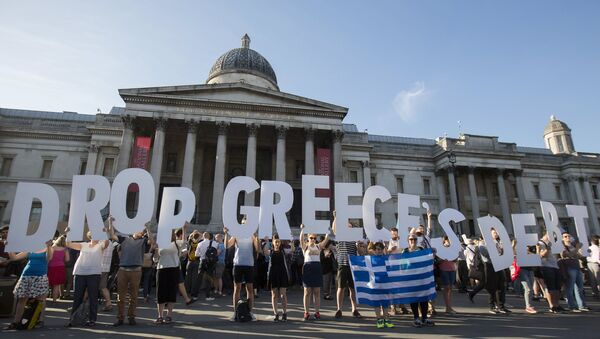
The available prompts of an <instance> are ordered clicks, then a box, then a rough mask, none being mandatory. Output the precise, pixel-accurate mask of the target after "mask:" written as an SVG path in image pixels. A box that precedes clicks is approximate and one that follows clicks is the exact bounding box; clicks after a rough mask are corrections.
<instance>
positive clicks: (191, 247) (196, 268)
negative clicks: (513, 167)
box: [0, 211, 600, 329]
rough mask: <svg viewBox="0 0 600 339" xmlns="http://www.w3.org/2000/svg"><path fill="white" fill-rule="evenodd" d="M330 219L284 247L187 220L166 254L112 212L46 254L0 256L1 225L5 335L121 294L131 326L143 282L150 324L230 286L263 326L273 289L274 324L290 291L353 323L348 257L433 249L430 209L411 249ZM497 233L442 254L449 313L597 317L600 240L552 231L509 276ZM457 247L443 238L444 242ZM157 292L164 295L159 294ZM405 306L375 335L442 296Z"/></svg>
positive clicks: (314, 314)
mask: <svg viewBox="0 0 600 339" xmlns="http://www.w3.org/2000/svg"><path fill="white" fill-rule="evenodd" d="M333 216H334V219H333V223H332V227H331V229H330V230H329V232H328V234H325V235H317V234H305V232H304V226H303V225H301V231H300V236H299V238H298V239H295V240H282V239H279V238H278V236H277V235H276V234H274V235H273V237H272V238H269V237H265V238H264V239H259V238H258V237H257V236H256V235H253V236H252V237H251V238H247V239H241V238H236V237H233V236H231V235H230V234H229V230H228V229H227V227H224V228H223V233H219V234H214V235H213V234H211V233H210V232H203V233H202V232H199V231H197V230H194V231H192V232H191V233H189V234H187V233H188V231H189V224H188V223H186V224H185V225H183V227H182V228H180V229H178V230H176V231H173V232H172V235H171V242H170V244H169V246H167V247H164V248H158V246H157V244H156V241H155V235H154V234H153V233H152V232H151V231H150V230H149V227H148V225H146V228H145V230H144V231H140V232H137V233H134V234H132V235H125V234H117V233H116V232H115V229H114V225H113V222H114V219H113V218H112V217H109V218H108V220H107V227H106V228H105V229H104V231H105V232H106V238H107V239H108V240H104V241H98V240H92V236H91V233H89V232H88V234H87V238H88V241H85V242H72V241H69V240H68V236H67V235H68V232H69V229H68V228H67V229H66V230H65V232H63V234H60V233H58V232H57V234H56V236H55V238H54V239H53V240H50V241H48V242H47V243H46V246H45V247H44V248H41V249H39V250H38V251H34V252H21V253H7V252H5V251H4V247H5V244H6V235H7V232H8V226H4V227H2V228H1V229H0V240H1V241H0V275H2V276H4V277H10V276H13V277H18V281H17V282H16V285H15V287H14V291H13V292H14V295H15V298H16V300H17V303H16V309H15V315H14V321H13V322H12V323H11V324H10V325H9V326H8V327H7V329H19V328H20V326H19V324H20V323H21V320H22V317H23V314H24V309H25V307H26V305H27V303H28V301H30V300H37V301H38V302H39V303H41V304H42V311H41V313H40V315H39V321H38V322H37V326H38V327H43V326H44V316H45V304H46V303H47V298H51V300H52V302H56V301H57V300H58V299H59V298H60V299H68V298H72V300H73V304H72V306H71V308H70V311H71V315H72V316H71V321H70V322H69V323H68V324H66V326H78V325H80V324H79V323H78V322H77V317H76V316H77V315H78V314H82V313H85V314H86V318H85V322H84V323H83V325H84V326H89V327H93V326H95V325H96V320H97V315H98V312H99V307H101V309H100V311H102V312H111V311H112V310H113V300H112V297H111V295H112V292H113V291H114V292H116V306H117V312H116V321H115V323H114V326H121V325H123V324H124V323H125V321H127V323H128V324H129V325H135V324H136V308H137V303H138V299H139V298H138V291H139V290H140V287H141V289H142V296H141V298H143V299H144V300H145V302H147V303H156V310H157V317H156V320H155V321H154V323H155V324H157V325H160V324H168V323H171V322H173V316H174V315H173V307H174V305H175V303H176V302H177V297H178V295H181V296H182V297H183V302H184V303H185V305H186V306H189V305H191V304H192V303H194V302H196V301H197V300H198V298H199V295H200V293H203V298H204V299H205V300H206V301H212V300H214V299H215V297H222V296H225V295H226V292H227V291H231V298H232V315H231V317H230V319H229V320H231V321H256V319H257V318H256V315H255V314H254V312H253V309H254V304H255V298H257V297H259V293H260V292H262V291H265V290H266V291H270V292H271V304H272V315H270V316H269V317H268V319H269V320H273V321H276V322H286V321H287V320H288V298H287V290H288V289H290V288H294V287H301V288H303V290H304V295H303V308H304V313H303V317H302V320H304V321H309V320H320V319H321V313H320V305H321V299H324V300H332V299H334V298H335V302H336V305H337V308H336V311H335V314H334V318H342V317H343V312H344V311H345V310H346V309H345V308H344V301H345V300H344V299H345V298H348V299H349V301H350V314H351V317H354V318H362V317H363V316H362V315H361V314H360V312H359V310H358V306H359V305H358V303H357V298H356V291H355V288H354V279H353V276H352V271H351V269H350V260H349V257H350V256H355V255H375V256H377V255H384V254H394V253H406V252H413V251H418V250H420V249H424V248H431V242H430V237H431V231H432V222H431V213H430V212H429V211H428V214H427V216H428V218H427V219H428V220H427V223H426V224H427V226H424V225H419V226H417V227H415V228H413V229H412V230H411V231H410V234H409V236H408V239H406V240H407V242H408V247H406V248H402V247H401V246H400V243H401V242H400V239H399V235H398V230H397V229H396V228H392V229H391V230H390V232H391V240H389V241H388V242H368V241H358V242H353V241H335V237H334V234H335V232H336V227H337V225H336V220H335V212H333ZM348 226H350V227H352V225H348ZM117 227H118V225H117ZM491 235H492V238H493V239H494V241H493V243H491V244H486V243H485V241H484V240H483V238H481V237H479V238H470V239H468V238H466V237H465V238H464V241H465V242H464V243H463V242H461V246H462V250H460V251H459V253H458V258H457V259H456V260H452V261H451V260H442V259H440V258H437V257H436V260H435V261H434V269H433V270H434V276H435V280H436V285H437V289H438V291H439V292H438V294H441V295H442V298H440V299H442V300H443V302H444V305H445V313H446V314H448V315H455V314H457V312H456V310H455V309H454V308H453V305H452V298H453V291H458V292H459V293H467V296H468V298H469V299H470V300H471V302H473V301H474V298H475V297H476V296H477V295H478V294H479V292H481V291H482V290H484V289H485V290H486V291H487V293H488V302H489V307H490V309H489V312H490V313H493V314H499V313H510V312H511V310H510V309H509V308H508V307H507V304H506V291H507V289H508V288H512V289H514V291H515V292H516V293H519V294H522V295H523V297H524V300H525V310H524V311H525V312H526V313H531V314H533V313H537V312H538V310H536V308H535V307H534V306H533V303H532V302H533V300H539V299H540V298H543V299H545V300H546V301H547V303H548V308H549V310H548V311H549V312H550V313H562V312H587V311H589V310H590V309H589V308H588V306H587V305H586V295H585V293H584V288H583V286H584V280H585V278H586V277H585V276H584V273H585V272H587V280H588V282H589V285H590V286H591V290H592V294H593V297H595V298H598V295H599V289H598V287H599V286H598V284H599V283H600V268H599V264H600V248H599V247H598V242H599V239H600V237H598V236H597V235H594V236H592V237H591V244H590V246H589V251H588V252H589V253H582V251H581V248H582V244H581V242H580V240H579V239H577V238H576V237H575V236H573V235H570V234H569V233H567V232H564V233H563V234H562V239H557V240H556V241H554V242H553V241H550V239H549V238H548V235H547V234H545V235H544V236H543V237H541V239H540V240H539V242H538V243H537V245H536V246H531V247H529V248H528V251H529V252H530V253H531V254H533V253H535V254H537V255H539V256H540V258H541V266H539V267H519V266H518V265H517V262H516V259H515V261H514V262H513V265H512V266H511V268H510V269H506V270H500V271H497V272H496V271H495V270H494V267H493V265H492V261H491V259H490V251H498V253H499V254H502V253H503V252H504V249H505V248H506V246H513V247H514V246H516V242H515V241H514V240H513V242H512V244H505V243H503V242H502V241H501V240H500V237H499V236H498V233H497V232H496V230H494V229H492V231H491ZM582 241H586V240H582ZM450 245H451V244H450V241H449V239H448V238H447V237H445V238H444V239H443V246H450ZM552 247H555V248H552ZM434 253H435V249H434ZM552 253H555V254H552ZM556 253H558V255H556ZM228 287H231V290H230V289H229V288H228ZM153 288H155V289H156V291H154V292H153V291H152V289H153ZM322 292H323V293H322ZM561 296H562V298H561ZM141 298H140V299H141ZM561 299H564V300H566V305H565V306H562V305H561ZM126 306H127V312H125V311H126ZM409 306H410V308H408V307H406V305H390V306H389V307H387V306H385V307H384V306H380V307H376V308H375V309H374V313H375V316H376V318H377V320H376V326H377V328H381V329H383V328H391V327H394V324H393V323H392V322H391V320H390V315H395V314H409V313H412V315H413V318H414V319H413V323H412V325H413V326H415V327H426V326H433V325H434V322H433V321H432V320H431V316H434V315H436V313H437V311H436V307H435V300H428V301H422V302H417V303H412V304H410V305H409ZM311 310H312V311H311ZM83 311H85V312H83Z"/></svg>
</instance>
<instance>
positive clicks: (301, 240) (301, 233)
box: [300, 224, 307, 251]
mask: <svg viewBox="0 0 600 339" xmlns="http://www.w3.org/2000/svg"><path fill="white" fill-rule="evenodd" d="M306 246H307V245H306V241H304V224H300V248H302V251H306Z"/></svg>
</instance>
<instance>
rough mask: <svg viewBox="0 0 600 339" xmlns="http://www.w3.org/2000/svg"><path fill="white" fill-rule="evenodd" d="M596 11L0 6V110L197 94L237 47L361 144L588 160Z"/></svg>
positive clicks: (417, 4) (599, 52) (86, 110)
mask: <svg viewBox="0 0 600 339" xmlns="http://www.w3.org/2000/svg"><path fill="white" fill-rule="evenodd" d="M599 17H600V2H598V1H555V0H549V1H536V0H530V1H501V2H500V1H423V0H421V1H348V0H344V1H341V0H338V1H333V0H332V1H318V0H311V1H258V0H257V1H123V0H122V1H109V0H104V1H29V0H24V1H16V0H14V1H2V2H0V107H3V108H18V109H33V110H43V111H58V112H60V111H74V112H78V113H83V114H94V113H95V112H96V111H97V109H100V110H101V111H102V112H108V111H110V109H111V107H113V106H121V107H123V106H124V103H123V101H122V100H121V98H120V97H119V95H118V89H120V88H135V87H155V86H171V85H189V84H203V83H205V81H206V78H207V76H208V72H209V70H210V68H211V66H212V64H213V63H214V61H215V60H216V59H217V58H218V57H219V56H220V55H222V54H223V53H225V52H227V51H228V50H230V49H233V48H237V47H239V46H240V38H241V37H242V36H243V35H244V34H245V33H248V35H250V38H251V39H252V42H251V45H250V47H251V48H252V49H254V50H256V51H257V52H259V53H260V54H262V55H263V56H264V57H265V58H266V59H267V60H269V62H270V63H271V65H272V66H273V69H274V70H275V73H276V74H277V80H278V85H279V88H280V89H281V91H283V92H286V93H291V94H295V95H300V96H304V97H308V98H311V99H316V100H320V101H325V102H329V103H332V104H335V105H339V106H344V107H347V108H348V109H349V111H348V115H347V116H346V118H345V120H344V122H345V123H353V124H356V125H357V127H358V129H359V130H361V131H364V130H367V131H368V132H369V133H370V134H381V135H394V136H406V137H417V138H430V139H434V138H437V137H441V136H444V135H447V136H450V137H456V136H458V135H459V133H467V134H477V135H488V136H498V137H499V140H500V141H503V142H515V143H517V144H518V145H520V146H529V147H544V143H543V131H544V127H545V126H546V124H547V123H548V122H549V120H550V116H551V115H555V116H556V117H557V118H558V119H560V120H562V121H564V122H566V123H567V124H568V125H569V127H570V128H571V130H572V133H573V140H574V144H575V148H576V150H578V151H582V152H594V153H600V144H599V143H597V142H596V138H597V135H596V131H597V130H598V128H599V127H600V91H599V90H600V84H599V81H600V20H598V18H599Z"/></svg>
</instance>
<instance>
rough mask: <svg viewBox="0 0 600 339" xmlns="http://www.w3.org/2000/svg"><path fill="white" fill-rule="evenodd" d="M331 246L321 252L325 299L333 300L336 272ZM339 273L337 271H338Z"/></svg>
mask: <svg viewBox="0 0 600 339" xmlns="http://www.w3.org/2000/svg"><path fill="white" fill-rule="evenodd" d="M332 246H333V245H332V244H329V245H328V246H326V247H325V248H324V249H323V250H321V254H320V256H321V274H322V275H323V299H324V300H332V299H333V297H332V296H331V286H332V285H333V272H334V265H335V264H334V261H335V258H334V255H333V251H332V250H331V247H332ZM336 272H337V269H336Z"/></svg>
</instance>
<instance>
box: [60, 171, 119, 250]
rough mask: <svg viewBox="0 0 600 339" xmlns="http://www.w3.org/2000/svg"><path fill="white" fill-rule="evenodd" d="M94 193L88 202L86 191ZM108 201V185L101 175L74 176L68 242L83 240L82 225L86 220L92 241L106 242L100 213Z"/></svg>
mask: <svg viewBox="0 0 600 339" xmlns="http://www.w3.org/2000/svg"><path fill="white" fill-rule="evenodd" d="M89 190H93V191H94V198H93V199H92V200H91V201H90V200H88V191H89ZM109 199H110V183H109V182H108V179H106V178H105V177H103V176H101V175H74V176H73V184H72V189H71V207H70V208H69V229H70V230H71V231H70V232H69V234H68V237H69V240H70V241H81V240H83V232H84V225H85V221H86V219H87V224H88V228H89V229H90V231H91V232H92V239H97V240H106V233H105V232H103V231H102V229H103V228H104V222H103V221H102V214H101V213H100V212H101V211H102V209H103V208H104V207H106V205H108V200H109Z"/></svg>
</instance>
